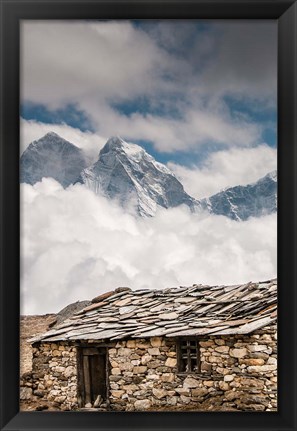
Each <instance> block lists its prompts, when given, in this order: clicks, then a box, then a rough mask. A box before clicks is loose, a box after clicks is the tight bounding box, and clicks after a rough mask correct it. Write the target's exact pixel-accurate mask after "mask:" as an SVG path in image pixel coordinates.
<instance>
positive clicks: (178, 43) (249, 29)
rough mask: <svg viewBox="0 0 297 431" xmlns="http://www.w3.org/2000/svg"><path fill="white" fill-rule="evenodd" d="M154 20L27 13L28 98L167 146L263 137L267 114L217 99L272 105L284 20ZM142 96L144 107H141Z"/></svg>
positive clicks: (102, 130)
mask: <svg viewBox="0 0 297 431" xmlns="http://www.w3.org/2000/svg"><path fill="white" fill-rule="evenodd" d="M147 25H148V24H147ZM150 25H151V26H152V28H151V29H150V31H149V29H148V28H146V26H145V25H144V27H143V29H142V28H141V27H136V26H133V25H132V24H131V22H129V21H107V22H96V23H94V22H88V21H78V22H74V21H49V22H47V21H29V20H27V21H23V23H22V35H21V44H22V46H21V51H22V55H21V76H22V79H21V98H22V101H23V102H27V101H30V102H34V103H39V104H42V105H45V106H46V107H47V108H48V109H56V108H58V107H65V106H67V105H68V104H73V105H75V106H76V107H77V108H78V109H80V110H82V111H83V113H84V114H85V115H86V117H87V118H88V119H91V121H92V125H93V126H94V127H95V129H96V130H97V131H98V133H99V134H100V135H103V136H107V137H108V136H111V135H115V134H119V135H121V136H124V137H126V138H127V139H130V140H135V139H137V140H138V139H145V140H149V141H151V142H152V143H153V144H154V145H155V147H156V148H157V149H158V150H160V151H165V152H170V151H175V150H177V149H178V150H184V149H189V148H193V147H195V146H196V145H201V144H204V143H205V142H215V143H219V144H225V145H228V146H232V145H235V146H247V145H254V144H256V143H259V142H260V138H261V134H262V131H263V127H264V126H263V125H261V124H260V122H259V123H258V124H257V122H255V121H254V122H252V121H250V120H249V119H248V118H243V117H242V118H240V117H237V118H234V116H231V115H230V113H229V107H228V105H226V104H225V106H224V109H219V110H218V109H215V108H214V105H215V104H216V103H218V100H219V103H218V104H220V103H221V102H222V100H223V97H224V96H225V95H226V94H227V95H232V96H235V97H237V98H239V99H241V103H243V104H245V103H246V102H247V101H248V100H249V101H251V100H252V101H254V100H257V104H256V105H255V106H257V109H260V110H261V109H264V108H265V107H267V105H269V103H270V105H271V106H274V104H275V103H274V102H272V101H273V100H274V101H275V92H276V24H275V23H268V24H267V23H264V22H261V23H259V22H249V23H240V25H238V24H235V23H232V22H226V24H223V23H220V24H214V23H212V24H211V25H210V24H209V23H208V26H209V30H208V31H207V32H206V31H204V32H202V33H201V32H199V31H197V30H196V29H195V23H194V24H193V22H191V23H187V22H179V23H178V24H177V23H176V22H162V21H159V22H156V23H153V24H152V23H150ZM144 29H146V30H147V31H144ZM242 29H244V31H242ZM189 40H191V44H189V43H188V42H189ZM189 47H190V48H189ZM271 100H272V101H271ZM269 101H270V102H269ZM125 102H130V103H131V102H132V104H133V103H134V104H135V112H134V114H133V115H125V114H124V113H123V112H121V113H120V112H119V111H118V110H117V109H116V108H115V104H117V103H125ZM142 104H144V106H146V104H147V105H148V107H147V108H145V113H143V112H142V111H137V107H138V106H140V107H141V105H142ZM152 106H153V107H155V108H156V109H155V111H153V112H155V113H154V114H152V113H149V112H150V109H149V108H150V107H152ZM164 106H166V109H167V110H166V109H165V111H166V115H164V112H163V113H162V114H161V113H160V110H159V108H160V107H161V108H163V107H164ZM172 109H173V111H174V110H176V111H177V114H178V115H175V116H173V114H172V112H171V111H172ZM161 111H162V109H161ZM156 112H157V113H156ZM175 114H176V112H175Z"/></svg>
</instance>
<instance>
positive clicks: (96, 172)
mask: <svg viewBox="0 0 297 431" xmlns="http://www.w3.org/2000/svg"><path fill="white" fill-rule="evenodd" d="M80 181H81V182H82V183H84V184H86V186H87V187H88V188H90V189H91V190H93V191H94V192H95V193H97V194H103V195H104V196H106V197H108V198H111V199H117V200H118V201H119V202H120V204H121V205H122V206H123V207H129V206H130V205H131V204H132V205H133V206H134V207H135V208H136V210H137V212H138V213H139V214H140V215H141V216H153V215H154V214H155V212H156V210H157V208H158V206H159V207H163V208H172V207H176V206H178V205H182V204H184V205H187V206H188V207H189V208H191V209H192V210H193V209H194V208H195V205H197V202H196V201H195V199H193V198H192V197H191V196H189V195H188V194H187V193H186V192H185V191H184V188H183V186H182V184H181V183H180V182H179V181H178V179H177V178H176V177H175V176H174V174H173V173H172V172H171V171H170V170H169V169H168V168H167V167H166V166H165V165H163V164H162V163H159V162H157V161H156V160H155V159H154V158H153V157H152V156H150V155H149V154H148V153H147V152H146V151H145V150H144V149H143V148H142V147H140V146H139V145H135V144H131V143H127V142H125V141H124V140H122V139H121V138H119V137H112V138H110V139H109V140H108V141H107V143H106V144H105V146H104V147H103V148H102V150H101V151H100V153H99V158H98V161H97V162H96V163H94V164H93V165H92V166H90V167H88V168H86V169H84V170H83V171H82V173H81V177H80Z"/></svg>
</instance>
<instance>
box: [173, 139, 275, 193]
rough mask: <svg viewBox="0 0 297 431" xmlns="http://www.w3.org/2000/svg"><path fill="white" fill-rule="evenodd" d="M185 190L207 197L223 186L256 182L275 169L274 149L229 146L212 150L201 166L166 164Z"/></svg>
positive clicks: (264, 145)
mask: <svg viewBox="0 0 297 431" xmlns="http://www.w3.org/2000/svg"><path fill="white" fill-rule="evenodd" d="M168 166H169V168H170V169H172V170H173V172H174V173H175V174H176V176H177V177H178V178H179V179H180V181H181V183H182V184H183V186H184V188H185V190H186V191H187V192H188V193H189V194H190V195H191V196H193V197H195V198H197V199H199V198H204V197H208V196H211V195H213V194H215V193H217V192H219V191H220V190H222V189H224V188H225V187H231V186H237V185H239V184H241V185H245V184H249V183H252V182H255V181H257V180H258V179H259V178H261V177H263V176H264V175H266V174H267V173H268V172H271V171H273V170H275V169H276V168H277V152H276V149H275V148H271V147H269V146H268V145H266V144H262V145H259V146H257V147H254V148H231V149H229V150H224V151H217V152H213V153H211V154H210V155H209V157H208V158H207V159H206V160H205V162H204V163H203V165H202V166H200V167H198V166H196V167H192V168H187V167H185V166H181V165H178V164H174V163H169V164H168Z"/></svg>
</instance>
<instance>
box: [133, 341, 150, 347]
mask: <svg viewBox="0 0 297 431" xmlns="http://www.w3.org/2000/svg"><path fill="white" fill-rule="evenodd" d="M136 347H137V349H148V348H149V347H151V344H150V343H149V342H146V341H141V340H136Z"/></svg>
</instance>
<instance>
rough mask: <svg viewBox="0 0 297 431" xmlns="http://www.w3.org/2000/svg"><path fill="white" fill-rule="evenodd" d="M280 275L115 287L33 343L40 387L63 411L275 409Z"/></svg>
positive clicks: (36, 385) (35, 386) (37, 391)
mask: <svg viewBox="0 0 297 431" xmlns="http://www.w3.org/2000/svg"><path fill="white" fill-rule="evenodd" d="M276 319H277V281H276V280H269V281H265V282H260V283H248V284H243V285H234V286H202V285H193V286H192V287H179V288H172V289H164V290H136V291H131V290H130V289H128V288H118V289H116V290H115V291H113V292H108V293H105V294H103V295H101V296H99V297H97V298H94V299H93V300H92V303H91V305H89V306H87V307H85V308H84V309H82V310H80V311H79V312H76V313H75V314H73V315H72V316H70V317H69V318H68V319H67V320H65V321H64V322H62V323H60V324H59V325H56V326H55V327H54V328H53V329H51V330H50V331H48V332H46V333H44V334H42V335H41V336H39V337H37V338H35V339H33V340H31V341H32V343H33V393H34V394H36V395H38V396H39V397H40V399H41V400H47V401H50V402H54V403H55V405H58V406H59V408H60V409H62V410H76V409H83V408H88V409H89V408H97V409H98V410H122V411H134V410H191V409H193V410H195V409H196V410H227V411H228V410H230V411H247V410H250V411H275V410H276V408H277V400H276V394H277V359H276V355H277V348H276V339H277V333H276Z"/></svg>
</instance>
